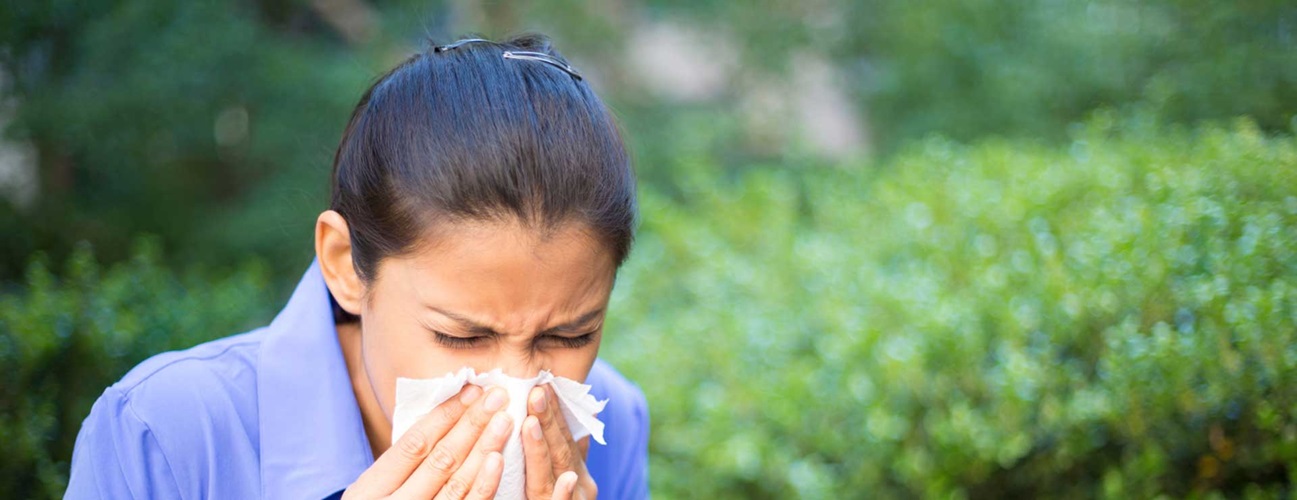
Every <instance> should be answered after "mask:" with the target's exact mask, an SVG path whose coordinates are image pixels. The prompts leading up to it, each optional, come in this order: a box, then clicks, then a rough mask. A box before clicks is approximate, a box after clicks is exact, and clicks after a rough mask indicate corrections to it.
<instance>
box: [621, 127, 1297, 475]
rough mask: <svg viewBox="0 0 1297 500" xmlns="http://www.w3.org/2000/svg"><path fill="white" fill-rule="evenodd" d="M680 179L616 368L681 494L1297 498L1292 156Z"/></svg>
mask: <svg viewBox="0 0 1297 500" xmlns="http://www.w3.org/2000/svg"><path fill="white" fill-rule="evenodd" d="M679 161H680V162H681V165H678V167H680V170H681V171H691V172H695V173H696V178H694V179H690V181H689V182H685V183H684V184H687V185H692V186H696V187H697V189H696V190H694V191H692V192H687V193H684V195H683V198H684V200H685V201H683V202H680V201H670V200H667V199H665V198H663V197H661V196H656V195H655V194H654V193H653V192H651V191H650V192H646V193H644V199H643V210H644V220H645V222H644V227H643V228H642V231H641V233H640V236H639V241H638V243H637V245H638V246H637V248H636V249H635V253H634V256H633V257H632V259H631V261H630V262H629V263H628V267H627V268H626V269H625V270H624V271H623V274H622V275H621V277H620V281H619V284H618V287H617V290H616V292H615V302H614V304H613V306H612V310H613V311H614V313H613V316H612V321H611V323H610V325H609V330H608V331H609V332H610V333H609V336H608V340H607V343H606V346H605V351H603V352H604V356H605V357H607V358H610V359H611V360H613V361H614V363H615V364H616V365H617V366H619V367H621V368H622V369H623V371H625V372H626V373H627V374H628V375H629V376H630V377H631V378H632V379H634V380H638V381H640V383H641V385H642V386H643V388H644V390H645V392H646V394H647V396H648V398H649V403H650V410H651V413H652V421H653V430H652V432H653V434H652V444H651V451H652V468H651V478H652V485H653V490H654V492H655V494H657V495H658V496H659V497H660V498H675V497H682V498H712V497H740V498H741V497H778V498H784V497H788V496H790V495H793V496H801V497H809V498H843V497H859V496H871V497H913V496H939V497H946V496H956V497H1009V498H1014V497H1028V498H1030V497H1039V496H1046V497H1057V496H1062V497H1095V496H1105V497H1116V498H1127V497H1133V498H1150V497H1153V496H1156V495H1158V494H1170V495H1176V496H1180V495H1194V494H1198V493H1203V492H1208V491H1216V492H1222V493H1226V494H1229V495H1231V496H1239V495H1244V494H1246V495H1248V496H1252V495H1253V494H1260V495H1261V496H1268V495H1278V494H1292V493H1293V490H1292V488H1291V486H1290V484H1291V483H1292V482H1293V481H1294V479H1297V418H1295V417H1294V415H1297V142H1294V140H1293V138H1292V137H1286V136H1285V137H1267V136H1265V135H1263V134H1261V133H1260V132H1258V130H1257V128H1256V127H1255V126H1254V125H1252V124H1251V123H1250V122H1240V123H1239V124H1237V125H1236V126H1234V127H1232V128H1216V127H1208V128H1204V129H1201V130H1197V131H1183V130H1179V131H1161V132H1159V131H1157V130H1156V129H1155V127H1153V126H1151V125H1147V124H1140V123H1139V122H1123V123H1112V120H1111V119H1110V118H1107V117H1106V116H1099V117H1097V118H1096V119H1094V120H1093V121H1092V122H1091V123H1090V124H1089V125H1088V126H1086V127H1084V128H1083V130H1080V131H1077V132H1076V134H1075V135H1074V137H1073V141H1072V142H1071V144H1070V146H1068V147H1063V148H1055V147H1044V146H1036V145H1032V144H1024V143H1020V142H1018V143H1014V142H997V141H989V142H982V143H979V144H977V145H973V146H961V145H957V144H954V143H951V142H948V141H944V140H929V141H924V142H921V143H918V144H916V145H914V146H913V147H910V148H908V149H906V150H905V151H904V152H902V153H900V154H899V155H898V156H897V157H896V158H894V159H893V160H892V161H890V162H889V163H888V164H886V165H882V166H880V167H878V168H876V169H842V170H816V171H806V172H801V173H799V174H794V173H793V172H791V171H789V170H787V169H783V168H778V167H772V168H769V169H766V170H759V169H757V170H753V171H750V172H748V173H747V174H746V175H742V176H738V177H729V178H727V177H725V176H723V175H720V174H716V173H714V172H720V171H722V169H721V168H720V167H717V166H716V163H717V162H716V161H715V160H714V159H712V158H707V157H702V156H699V157H692V158H682V159H680V160H679Z"/></svg>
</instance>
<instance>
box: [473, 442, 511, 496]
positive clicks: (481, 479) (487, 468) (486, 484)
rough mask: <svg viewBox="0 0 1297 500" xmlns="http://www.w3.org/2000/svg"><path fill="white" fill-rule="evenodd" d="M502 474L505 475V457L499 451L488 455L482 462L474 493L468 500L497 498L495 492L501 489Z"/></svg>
mask: <svg viewBox="0 0 1297 500" xmlns="http://www.w3.org/2000/svg"><path fill="white" fill-rule="evenodd" d="M502 474H504V455H501V454H500V452H498V451H493V452H491V453H489V454H487V455H486V458H485V459H483V462H482V470H481V471H480V472H478V473H477V481H476V482H474V484H473V492H472V493H470V494H469V495H468V498H470V499H472V500H486V499H488V498H495V490H497V489H499V488H500V476H501V475H502Z"/></svg>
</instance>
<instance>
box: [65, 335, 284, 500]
mask: <svg viewBox="0 0 1297 500" xmlns="http://www.w3.org/2000/svg"><path fill="white" fill-rule="evenodd" d="M261 337H262V330H260V329H259V330H253V331H251V332H247V333H244V334H240V335H235V336H231V337H226V338H222V339H219V340H214V341H211V342H207V343H204V344H200V345H198V346H195V347H193V348H190V349H186V350H183V351H174V352H167V353H162V354H158V355H156V356H153V357H151V358H149V359H146V360H144V361H143V362H141V363H140V364H139V365H137V366H136V367H135V368H133V369H131V371H130V372H128V373H127V374H126V375H125V376H124V377H122V379H121V380H120V381H118V382H117V383H115V384H113V385H112V386H110V387H108V388H107V389H106V390H105V391H104V392H103V394H102V395H100V396H99V398H98V400H96V401H95V404H94V406H93V407H92V408H91V410H90V415H89V416H87V417H86V419H85V421H84V422H83V423H82V426H81V431H80V432H79V433H78V436H77V442H76V445H75V447H74V448H75V449H74V451H73V457H74V458H73V463H72V478H71V479H72V481H70V484H69V492H72V491H80V490H79V489H78V488H81V487H84V486H87V485H97V486H95V489H98V490H99V491H101V492H103V491H123V490H120V489H115V488H113V487H112V486H111V485H112V484H114V483H119V485H120V486H121V487H122V488H126V489H127V490H128V491H130V492H132V494H138V493H139V492H138V491H136V490H137V489H144V490H145V491H150V492H153V493H156V494H158V496H161V497H170V496H171V495H169V494H166V493H165V492H162V491H157V490H156V489H155V488H157V487H159V485H158V483H157V482H158V481H159V479H160V478H165V479H166V483H167V484H168V485H170V487H169V488H166V489H167V490H170V489H171V488H179V489H180V490H185V491H181V492H179V493H180V496H189V494H190V493H200V496H202V494H203V493H208V494H210V493H213V492H216V491H220V490H222V489H223V488H216V489H215V490H214V489H212V488H214V487H216V486H217V485H214V484H211V483H210V482H209V481H208V479H209V476H210V474H209V472H210V467H211V466H212V465H213V464H214V463H215V462H216V461H220V462H223V463H224V464H226V465H225V466H226V467H231V468H236V469H237V468H240V467H242V466H246V465H249V464H243V465H240V464H232V463H231V462H240V461H239V460H238V458H239V457H243V456H250V457H251V458H252V460H253V463H251V464H250V465H251V466H252V467H256V466H257V464H256V463H255V459H256V456H257V455H256V450H257V449H258V440H259V436H258V432H257V427H258V426H257V414H256V408H257V392H256V390H257V377H256V372H257V370H256V368H257V353H258V350H259V349H258V348H259V346H260V342H261ZM229 472H235V473H241V472H243V471H234V470H231V471H229ZM87 479H92V481H87ZM181 485H184V487H181ZM74 486H76V487H77V488H74ZM190 488H196V491H192V490H190ZM71 496H80V495H71ZM110 496H111V495H110ZM146 496H154V495H146Z"/></svg>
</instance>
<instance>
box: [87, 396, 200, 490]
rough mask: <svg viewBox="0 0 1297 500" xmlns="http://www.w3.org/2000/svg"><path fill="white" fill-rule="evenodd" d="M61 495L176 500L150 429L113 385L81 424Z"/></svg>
mask: <svg viewBox="0 0 1297 500" xmlns="http://www.w3.org/2000/svg"><path fill="white" fill-rule="evenodd" d="M64 498H68V499H82V498H161V499H169V498H180V489H179V487H178V486H177V483H176V481H175V477H174V475H173V474H172V471H171V468H170V465H169V464H168V463H167V457H166V456H164V455H163V453H162V448H161V447H160V446H159V445H158V441H157V439H156V438H155V436H154V435H153V432H152V431H151V430H150V429H149V426H148V424H147V423H145V421H144V420H142V419H141V418H139V416H138V415H136V414H135V412H134V410H133V409H132V408H131V404H130V400H129V399H127V398H126V397H125V395H124V394H122V393H121V391H120V390H119V389H117V388H116V387H109V388H108V389H107V390H106V391H104V393H103V395H101V396H99V399H98V400H97V401H95V404H94V406H93V407H92V408H91V409H90V416H88V417H86V419H85V421H84V422H82V424H81V432H79V433H78V434H77V440H76V444H75V445H73V451H72V471H71V477H70V478H69V480H68V489H67V492H66V493H65V496H64Z"/></svg>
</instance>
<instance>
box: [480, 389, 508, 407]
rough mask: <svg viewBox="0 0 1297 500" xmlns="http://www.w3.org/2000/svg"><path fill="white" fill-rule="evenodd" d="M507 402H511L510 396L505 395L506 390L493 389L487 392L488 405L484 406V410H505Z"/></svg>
mask: <svg viewBox="0 0 1297 500" xmlns="http://www.w3.org/2000/svg"><path fill="white" fill-rule="evenodd" d="M507 402H509V395H508V394H505V393H504V389H491V390H489V391H487V395H486V403H484V404H483V408H486V411H496V410H499V409H500V408H504V404H505V403H507Z"/></svg>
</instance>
